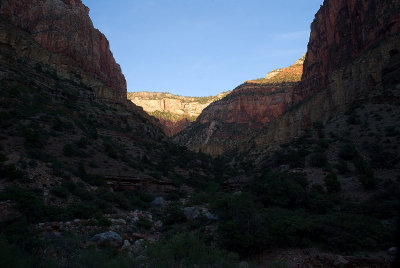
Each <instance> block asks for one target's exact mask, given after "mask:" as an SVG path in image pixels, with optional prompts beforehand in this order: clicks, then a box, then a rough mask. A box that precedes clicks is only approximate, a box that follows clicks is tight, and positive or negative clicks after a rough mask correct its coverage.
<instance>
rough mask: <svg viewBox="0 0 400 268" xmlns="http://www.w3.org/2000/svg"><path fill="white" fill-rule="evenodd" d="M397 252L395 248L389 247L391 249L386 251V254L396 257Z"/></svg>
mask: <svg viewBox="0 0 400 268" xmlns="http://www.w3.org/2000/svg"><path fill="white" fill-rule="evenodd" d="M397 251H398V249H397V247H391V248H389V249H388V251H387V252H388V254H389V255H391V256H396V254H397Z"/></svg>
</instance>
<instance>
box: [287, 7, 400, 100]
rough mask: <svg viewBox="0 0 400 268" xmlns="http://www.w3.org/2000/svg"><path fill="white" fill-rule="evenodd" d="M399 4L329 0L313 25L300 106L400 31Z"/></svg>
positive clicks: (299, 93) (298, 96)
mask: <svg viewBox="0 0 400 268" xmlns="http://www.w3.org/2000/svg"><path fill="white" fill-rule="evenodd" d="M399 6H400V1H398V0H368V1H367V0H325V1H324V4H323V5H322V6H321V8H320V10H319V11H318V12H317V14H316V15H315V19H314V21H313V23H312V24H311V35H310V40H309V43H308V49H307V54H306V59H305V62H304V67H303V76H302V82H301V84H300V85H299V86H298V87H296V89H295V94H294V97H293V102H294V103H298V102H300V101H302V100H303V99H305V98H307V97H308V96H310V95H312V94H313V93H315V92H317V91H319V90H321V89H323V88H326V86H327V84H328V76H329V74H330V73H332V72H333V71H335V70H337V69H339V68H341V67H343V66H345V65H346V64H348V63H350V62H351V61H352V60H353V59H355V58H356V57H358V56H359V55H360V54H361V53H362V52H364V51H366V50H368V49H370V48H371V47H373V46H374V45H375V44H377V43H378V42H379V41H381V40H383V39H385V38H387V37H389V36H391V35H393V34H395V33H398V32H399V31H400V14H399Z"/></svg>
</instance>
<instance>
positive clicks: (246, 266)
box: [239, 261, 249, 268]
mask: <svg viewBox="0 0 400 268" xmlns="http://www.w3.org/2000/svg"><path fill="white" fill-rule="evenodd" d="M239 268H249V263H248V262H246V261H242V262H240V263H239Z"/></svg>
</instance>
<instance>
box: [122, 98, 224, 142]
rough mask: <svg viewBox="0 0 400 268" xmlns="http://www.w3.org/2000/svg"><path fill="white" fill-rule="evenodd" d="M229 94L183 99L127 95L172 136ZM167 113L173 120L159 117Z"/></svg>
mask: <svg viewBox="0 0 400 268" xmlns="http://www.w3.org/2000/svg"><path fill="white" fill-rule="evenodd" d="M228 93H229V92H224V93H221V94H219V95H217V96H211V97H205V98H202V97H183V96H178V95H173V94H171V93H153V92H134V93H128V99H129V100H131V101H132V102H133V103H134V104H136V105H138V106H140V107H143V110H144V111H146V112H148V113H149V114H151V115H154V116H156V117H157V118H158V119H159V120H160V123H161V125H162V128H163V130H164V133H165V134H166V135H167V136H170V137H171V136H174V135H176V134H177V133H179V132H181V131H182V130H184V129H185V128H186V127H187V126H188V125H189V124H190V121H191V120H193V119H195V118H197V117H198V116H199V115H200V114H201V112H202V111H203V110H204V109H205V108H206V107H207V106H209V105H210V104H211V103H212V102H214V101H217V100H219V99H221V98H222V97H224V96H226V95H227V94H228ZM156 112H160V113H168V114H169V115H172V116H175V117H176V118H175V119H170V118H165V117H162V116H159V114H160V113H158V114H157V113H156Z"/></svg>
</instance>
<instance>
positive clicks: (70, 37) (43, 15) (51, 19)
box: [0, 0, 126, 102]
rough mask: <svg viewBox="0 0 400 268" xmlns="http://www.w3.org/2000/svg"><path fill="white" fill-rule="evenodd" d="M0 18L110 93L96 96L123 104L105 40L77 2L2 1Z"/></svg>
mask: <svg viewBox="0 0 400 268" xmlns="http://www.w3.org/2000/svg"><path fill="white" fill-rule="evenodd" d="M0 5H1V6H0V14H1V16H2V17H3V18H4V19H6V20H8V21H10V22H11V23H12V24H14V25H15V26H17V27H20V28H22V29H23V30H25V31H27V32H28V33H30V34H31V36H32V37H33V39H34V40H35V41H36V42H38V43H39V44H40V45H41V46H42V47H44V48H46V49H48V50H49V51H50V52H53V53H57V54H60V55H64V56H68V57H69V58H71V59H72V60H73V61H75V62H76V63H78V64H79V65H80V66H81V67H82V68H83V69H84V70H85V71H87V72H90V73H91V74H93V75H94V76H96V77H97V78H99V79H100V80H101V81H102V82H103V83H104V84H105V85H107V86H108V87H110V88H111V89H112V91H111V92H102V93H101V94H99V95H102V96H101V97H103V98H105V99H110V100H112V101H115V102H123V101H124V100H126V81H125V77H124V76H123V74H122V72H121V68H120V66H119V65H118V64H117V63H116V62H115V60H114V57H113V55H112V53H111V51H110V46H109V43H108V40H107V38H106V37H105V36H104V35H103V34H102V33H101V32H100V31H98V30H97V29H95V28H94V27H93V23H92V21H91V19H90V17H89V8H87V7H86V6H85V5H83V4H82V2H81V1H80V0H24V1H20V0H3V1H1V2H0ZM66 67H67V66H66Z"/></svg>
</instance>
